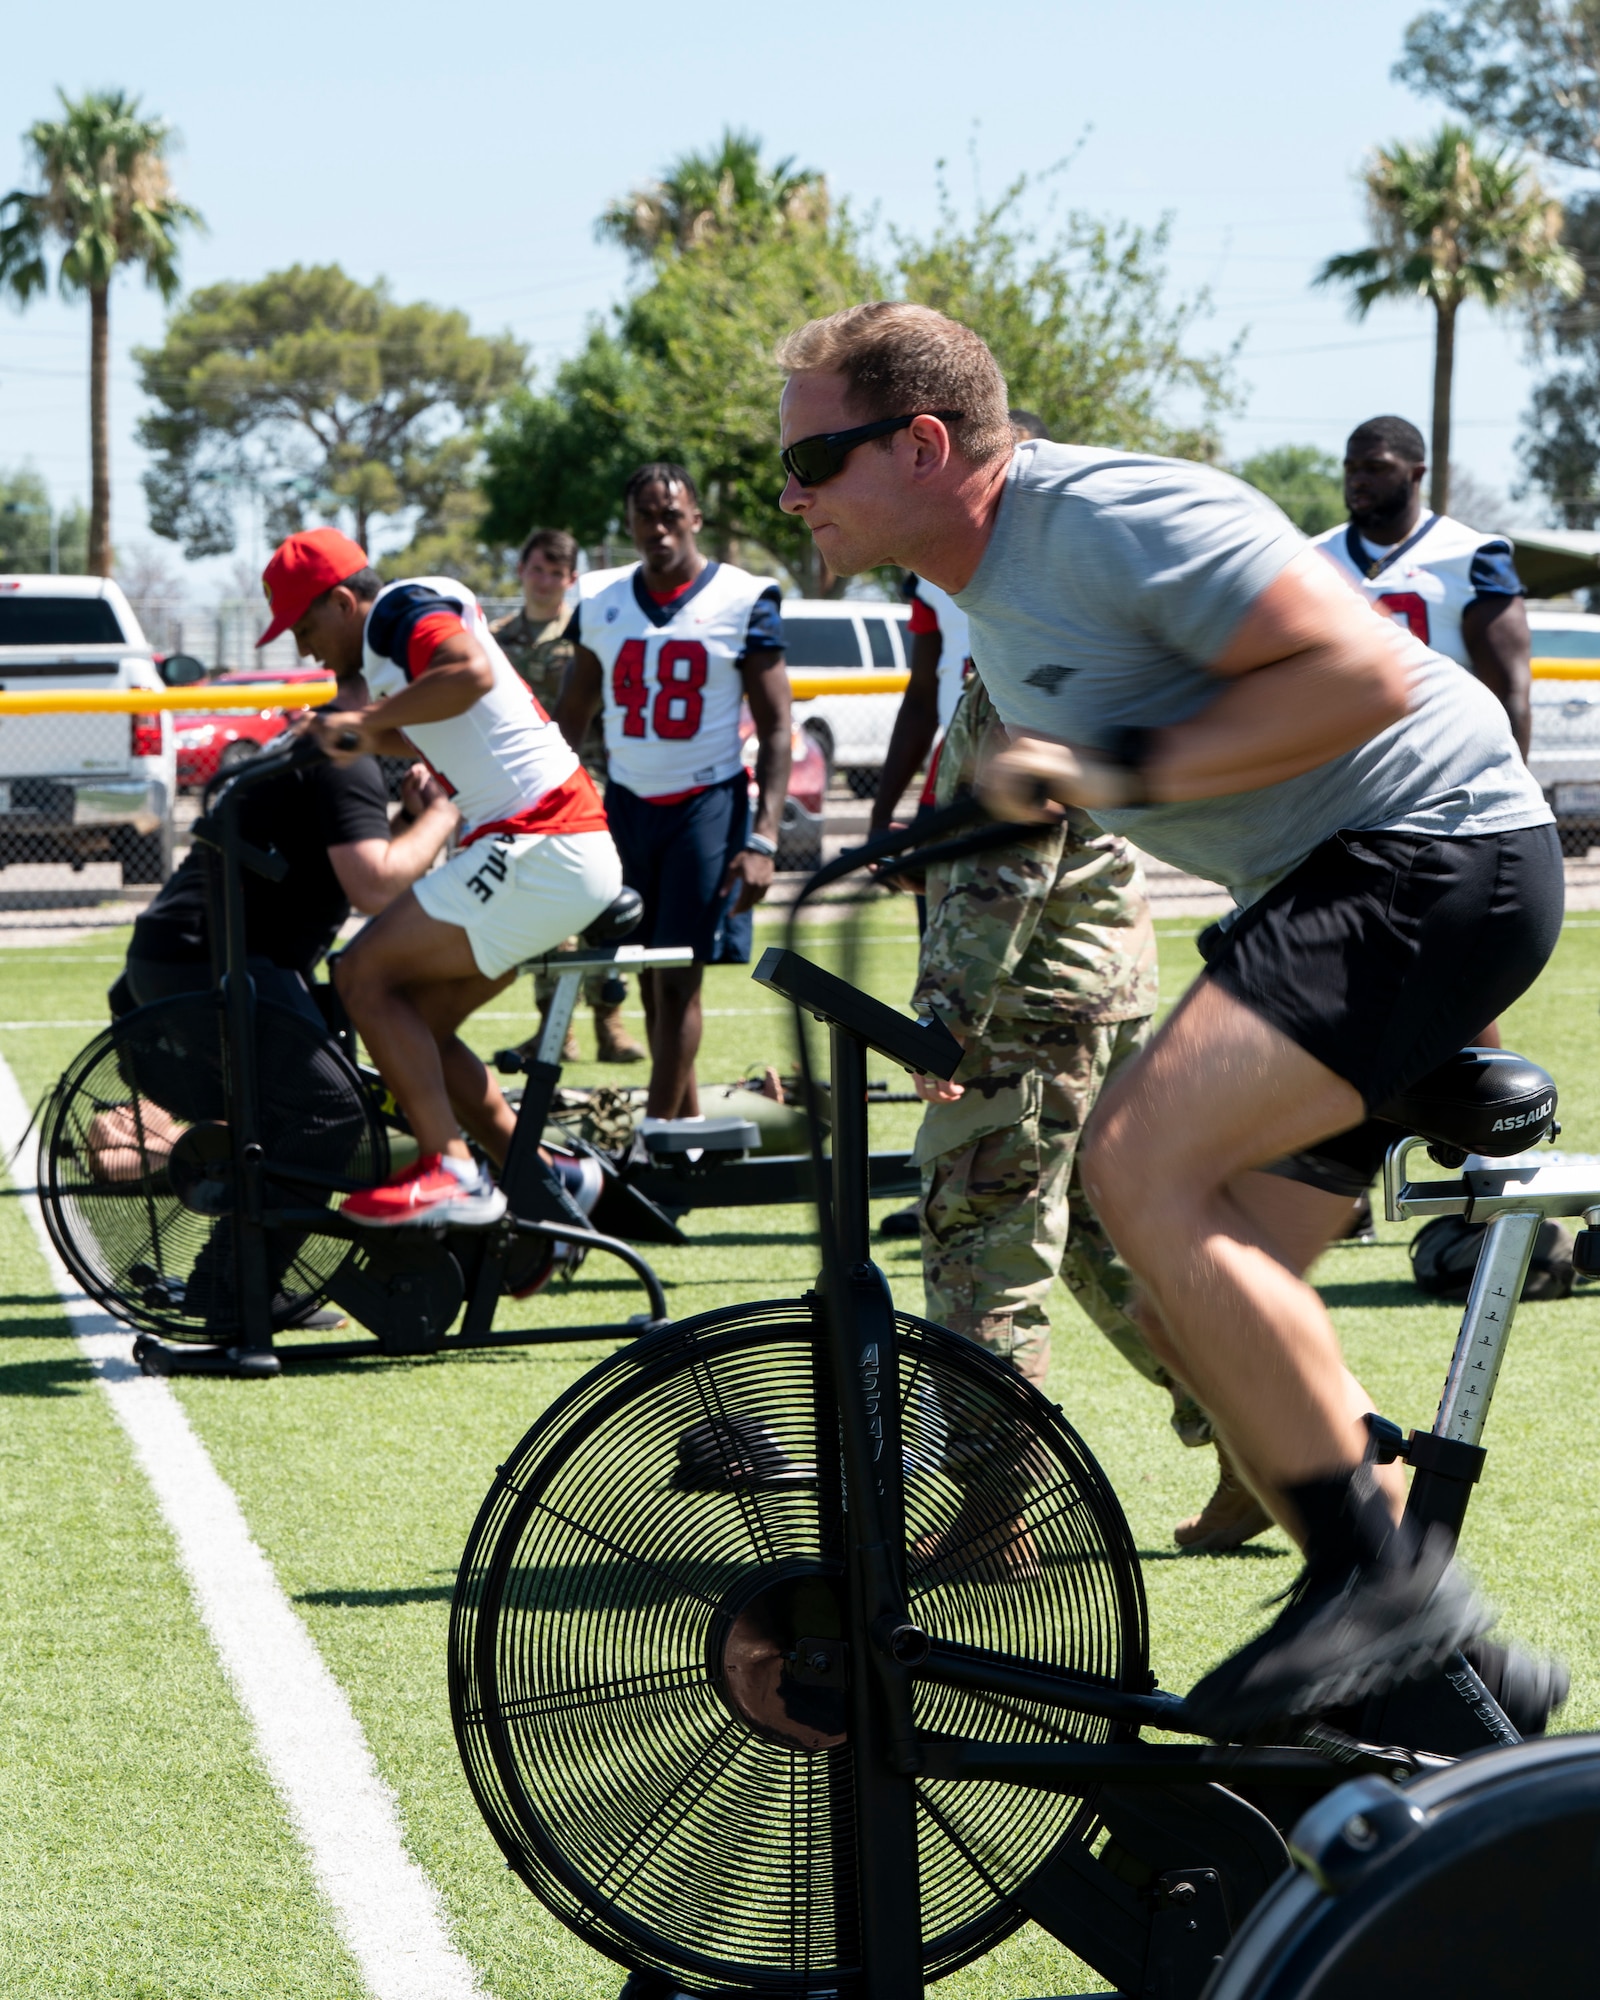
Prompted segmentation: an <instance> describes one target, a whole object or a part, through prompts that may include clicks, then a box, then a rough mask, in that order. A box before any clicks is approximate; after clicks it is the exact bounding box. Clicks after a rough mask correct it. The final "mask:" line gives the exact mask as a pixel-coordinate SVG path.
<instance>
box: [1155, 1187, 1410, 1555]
mask: <svg viewBox="0 0 1600 2000" xmlns="http://www.w3.org/2000/svg"><path fill="white" fill-rule="evenodd" d="M1233 1194H1234V1198H1235V1199H1236V1200H1237V1201H1238V1203H1239V1205H1240V1207H1241V1208H1242V1209H1243V1210H1244V1211H1245V1213H1246V1214H1247V1215H1248V1216H1250V1217H1251V1219H1252V1221H1253V1223H1254V1225H1255V1227H1256V1228H1257V1229H1258V1230H1259V1231H1260V1233H1261V1236H1262V1238H1263V1240H1264V1241H1268V1242H1272V1243H1275V1244H1276V1246H1277V1251H1278V1255H1279V1256H1280V1258H1281V1259H1282V1261H1283V1262H1284V1263H1285V1264H1286V1265H1287V1267H1288V1268H1289V1269H1290V1270H1291V1271H1293V1272H1294V1273H1295V1275H1296V1276H1297V1277H1304V1276H1305V1274H1306V1272H1307V1271H1309V1270H1310V1268H1311V1266H1312V1265H1313V1264H1314V1263H1315V1262H1316V1261H1317V1259H1318V1258H1319V1257H1320V1256H1321V1255H1322V1253H1323V1251H1324V1250H1326V1249H1327V1247H1328V1245H1329V1244H1330V1243H1333V1242H1336V1241H1337V1240H1338V1238H1339V1237H1340V1235H1341V1234H1342V1233H1343V1230H1344V1227H1345V1224H1346V1223H1347V1222H1348V1220H1349V1213H1350V1203H1349V1201H1348V1200H1347V1199H1346V1197H1345V1196H1344V1195H1341V1194H1329V1193H1327V1192H1326V1191H1325V1190H1324V1189H1322V1188H1315V1187H1310V1186H1308V1185H1307V1184H1306V1183H1305V1182H1303V1181H1291V1180H1286V1179H1285V1178H1284V1177H1283V1175H1281V1174H1263V1173H1245V1174H1241V1175H1240V1176H1239V1177H1238V1179H1237V1180H1236V1181H1235V1182H1234V1183H1233ZM1151 1322H1154V1324H1151ZM1140 1324H1141V1325H1143V1326H1145V1327H1146V1331H1147V1334H1148V1335H1149V1338H1150V1341H1151V1345H1152V1347H1153V1348H1154V1349H1155V1350H1156V1351H1157V1352H1158V1353H1161V1354H1165V1353H1168V1352H1175V1351H1176V1350H1175V1349H1174V1348H1173V1346H1172V1343H1171V1340H1170V1337H1169V1336H1168V1334H1167V1331H1166V1328H1165V1326H1164V1325H1163V1324H1162V1323H1161V1322H1160V1320H1159V1318H1158V1317H1157V1315H1155V1314H1154V1312H1153V1311H1152V1310H1151V1308H1150V1306H1149V1305H1148V1303H1144V1310H1143V1312H1142V1313H1141V1315H1140ZM1343 1375H1344V1384H1345V1396H1346V1402H1347V1407H1348V1409H1349V1410H1350V1412H1351V1414H1352V1415H1353V1416H1354V1417H1355V1419H1356V1421H1357V1422H1358V1423H1359V1422H1360V1420H1361V1419H1362V1418H1363V1417H1364V1416H1365V1415H1366V1414H1367V1412H1368V1411H1369V1410H1370V1409H1371V1408H1372V1403H1371V1401H1370V1400H1369V1399H1368V1396H1367V1392H1366V1391H1365V1390H1364V1389H1363V1388H1362V1386H1361V1384H1360V1383H1359V1382H1358V1381H1357V1380H1356V1378H1355V1377H1354V1376H1353V1375H1352V1374H1351V1373H1350V1371H1349V1369H1348V1368H1346V1369H1344V1370H1343ZM1228 1449H1229V1452H1230V1454H1231V1456H1232V1458H1233V1462H1234V1466H1235V1469H1236V1470H1237V1471H1238V1472H1239V1473H1240V1474H1241V1476H1242V1477H1243V1479H1244V1481H1245V1484H1246V1485H1247V1486H1249V1487H1250V1489H1251V1490H1252V1492H1255V1493H1257V1494H1258V1496H1260V1494H1261V1486H1262V1485H1263V1484H1264V1483H1266V1482H1264V1481H1263V1480H1262V1479H1261V1478H1260V1475H1258V1474H1254V1473H1253V1472H1252V1471H1251V1468H1250V1466H1249V1464H1248V1463H1247V1462H1246V1460H1245V1459H1244V1457H1243V1456H1242V1454H1241V1451H1240V1448H1239V1447H1238V1446H1237V1445H1235V1443H1234V1442H1233V1440H1232V1439H1231V1438H1229V1439H1228ZM1373 1475H1374V1477H1375V1478H1376V1480H1377V1482H1378V1484H1379V1485H1380V1486H1381V1487H1382V1488H1383V1491H1384V1494H1385V1496H1386V1498H1387V1499H1388V1502H1389V1507H1390V1511H1391V1512H1392V1513H1393V1515H1394V1517H1395V1519H1396V1520H1397V1521H1398V1520H1399V1518H1400V1515H1401V1513H1402V1512H1403V1510H1404V1508H1405V1501H1406V1482H1405V1477H1404V1474H1403V1473H1402V1471H1401V1469H1400V1467H1399V1466H1398V1465H1384V1466H1375V1467H1374V1468H1373ZM1262 1505H1263V1506H1265V1507H1266V1508H1267V1511H1268V1512H1269V1513H1270V1512H1271V1511H1272V1496H1271V1493H1270V1491H1269V1492H1268V1493H1267V1494H1266V1495H1265V1496H1262ZM1282 1525H1283V1526H1285V1527H1286V1528H1287V1529H1288V1531H1289V1533H1290V1534H1291V1535H1292V1536H1294V1537H1295V1538H1296V1539H1299V1524H1298V1522H1284V1523H1283V1524H1282Z"/></svg>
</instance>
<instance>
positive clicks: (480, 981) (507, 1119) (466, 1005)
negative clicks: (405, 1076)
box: [412, 972, 517, 1167]
mask: <svg viewBox="0 0 1600 2000" xmlns="http://www.w3.org/2000/svg"><path fill="white" fill-rule="evenodd" d="M515 977H516V974H515V973H514V972H507V973H503V974H502V975H501V976H500V978H498V979H487V980H486V979H485V978H484V976H483V974H482V973H474V975H473V976H472V978H471V979H461V980H455V979H451V980H446V981H444V982H442V983H441V984H439V985H437V986H428V987H424V988H422V989H421V990H420V991H418V992H416V993H414V994H413V996H412V997H413V999H414V1000H415V1002H416V1006H417V1011H418V1013H420V1014H421V1016H422V1018H423V1019H424V1020H425V1021H426V1022H427V1024H428V1028H429V1031H430V1033H431V1034H432V1035H433V1038H434V1041H435V1042H436V1043H437V1044H438V1048H439V1059H440V1063H441V1065H442V1067H443V1070H444V1083H445V1089H446V1090H447V1091H448V1092H449V1095H450V1108H451V1110H452V1111H453V1112H454V1113H455V1115H456V1119H457V1122H458V1123H459V1124H461V1125H463V1126H464V1127H465V1128H466V1130H467V1131H468V1132H469V1133H470V1134H471V1135H472V1137H473V1138H474V1139H476V1140H477V1142H478V1144H479V1145H480V1146H481V1147H482V1148H483V1150H484V1151H485V1152H486V1153H487V1154H488V1155H489V1157H490V1159H491V1160H493V1161H494V1163H495V1165H496V1166H497V1167H498V1166H504V1165H505V1158H506V1149H507V1148H508V1147H509V1146H510V1144H511V1135H512V1133H513V1132H514V1131H515V1130H516V1127H517V1120H516V1114H515V1112H513V1111H512V1109H511V1106H510V1105H509V1104H507V1102H506V1100H505V1094H504V1092H503V1091H502V1090H501V1088H500V1085H499V1083H498V1082H497V1081H496V1080H495V1078H494V1076H493V1075H492V1074H491V1072H490V1071H489V1070H488V1069H487V1068H486V1067H485V1066H484V1064H483V1063H482V1061H481V1060H480V1059H479V1058H478V1057H477V1056H476V1055H474V1053H473V1052H472V1050H471V1049H470V1048H468V1046H467V1045H466V1043H465V1042H464V1041H462V1040H461V1038H460V1036H459V1034H458V1033H457V1032H456V1031H457V1029H459V1028H460V1026H461V1024H462V1022H463V1021H465V1020H466V1019H467V1017H468V1016H469V1015H470V1014H472V1013H474V1012H476V1010H477V1009H478V1008H479V1007H481V1006H482V1005H483V1004H484V1002H485V1001H486V1000H489V999H492V998H493V997H494V995H495V994H497V993H503V992H504V991H505V989H506V988H507V987H508V986H509V985H510V984H511V982H512V980H513V979H514V978H515Z"/></svg>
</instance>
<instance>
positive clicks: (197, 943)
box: [128, 757, 389, 973]
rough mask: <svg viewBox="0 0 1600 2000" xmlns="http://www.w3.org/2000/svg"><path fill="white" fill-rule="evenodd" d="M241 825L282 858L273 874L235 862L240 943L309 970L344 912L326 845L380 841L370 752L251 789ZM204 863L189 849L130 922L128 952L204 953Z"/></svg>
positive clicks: (384, 828) (384, 824)
mask: <svg viewBox="0 0 1600 2000" xmlns="http://www.w3.org/2000/svg"><path fill="white" fill-rule="evenodd" d="M239 821H240V831H241V833H242V834H243V836H244V838H245V839H246V840H248V841H249V842H250V843H251V844H252V845H253V846H256V847H275V848H276V849H277V850H278V852H279V853H280V854H281V855H282V856H283V858H284V860H285V861H286V862H287V863H288V864H289V870H288V873H287V874H286V875H285V876H284V878H283V880H282V881H281V882H269V881H267V880H266V878H265V877H264V876H261V875H256V874H253V873H252V872H251V871H250V870H249V869H246V870H245V871H244V923H245V947H246V951H247V953H248V954H249V955H250V956H251V957H258V958H269V959H271V960H272V962H273V964H274V965H281V966H283V967H285V968H286V969H287V970H288V971H291V972H301V973H309V971H310V970H311V968H312V966H314V965H315V964H316V962H317V960H318V958H320V957H321V955H322V953H323V952H324V951H326V950H327V948H328V946H329V945H330V944H331V943H332V942H333V938H334V935H335V933H336V932H337V931H338V928H339V926H340V925H341V924H342V923H343V922H344V920H345V918H346V917H347V916H348V915H349V914H350V904H349V901H348V899H347V898H346V896H345V893H344V890H343V889H342V888H341V887H340V885H339V878H338V876H337V875H335V873H334V872H333V864H332V862H330V861H329V859H328V849H329V848H330V847H343V846H346V845H347V844H348V843H349V842H351V841H356V840H387V839H388V838H389V814H388V807H387V799H386V795H385V792H384V785H383V774H382V772H381V771H380V770H379V768H378V763H377V759H376V758H373V757H358V758H356V759H355V761H354V762H353V763H349V764H332V763H328V764H317V765H314V766H312V767H311V768H310V769H309V770H305V771H290V772H286V773H285V775H284V776H283V777H281V778H274V779H273V780H272V781H271V782H270V783H268V784H265V785H262V786H260V787H259V788H258V789H256V790H255V791H252V792H251V793H250V794H249V795H248V796H247V797H246V799H245V802H244V805H243V808H242V810H241V812H240V815H239ZM207 914H208V912H207V904H206V880H205V874H204V863H203V861H202V859H201V857H200V855H199V854H197V853H191V854H190V856H189V858H188V860H186V861H185V862H184V864H183V866H182V867H181V868H179V869H178V870H177V871H176V873H175V874H174V875H173V876H172V878H171V880H170V881H169V882H168V883H167V885H166V887H165V888H164V889H163V890H162V891H161V893H160V895H159V896H157V897H156V899H155V901H154V902H153V903H152V904H151V905H150V907H149V909H147V910H146V911H145V913H144V915H143V916H142V917H140V918H139V920H138V922H137V923H136V924H135V925H134V927H133V938H132V941H131V943H130V944H129V946H128V956H129V957H130V958H139V959H145V960H147V961H148V960H152V959H153V960H155V961H156V962H157V963H160V964H165V965H193V964H196V963H198V962H201V961H205V960H209V958H210V956H211V953H210V947H209V945H208V943H207Z"/></svg>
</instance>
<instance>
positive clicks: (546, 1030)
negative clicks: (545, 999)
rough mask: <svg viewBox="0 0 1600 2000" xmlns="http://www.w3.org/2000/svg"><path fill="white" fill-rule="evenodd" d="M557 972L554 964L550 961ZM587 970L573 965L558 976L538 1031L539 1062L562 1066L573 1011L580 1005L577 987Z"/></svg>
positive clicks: (537, 1057)
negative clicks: (562, 1056)
mask: <svg viewBox="0 0 1600 2000" xmlns="http://www.w3.org/2000/svg"><path fill="white" fill-rule="evenodd" d="M548 963H549V964H550V966H551V969H552V970H554V962H553V961H548ZM585 969H586V968H582V967H579V966H572V967H570V968H569V969H568V970H566V971H564V972H558V973H557V974H556V990H555V992H554V993H552V994H551V996H550V1006H549V1009H548V1010H547V1012H546V1014H545V1017H544V1024H543V1026H542V1027H541V1028H540V1030H539V1047H538V1051H537V1055H536V1060H537V1061H539V1062H542V1063H553V1064H554V1065H555V1067H556V1068H557V1069H559V1068H560V1067H561V1051H562V1050H563V1049H564V1048H565V1047H566V1045H567V1030H568V1028H570V1027H571V1026H572V1012H573V1009H574V1008H575V1007H576V1006H577V1004H578V988H579V987H580V986H581V985H582V984H583V974H584V970H585Z"/></svg>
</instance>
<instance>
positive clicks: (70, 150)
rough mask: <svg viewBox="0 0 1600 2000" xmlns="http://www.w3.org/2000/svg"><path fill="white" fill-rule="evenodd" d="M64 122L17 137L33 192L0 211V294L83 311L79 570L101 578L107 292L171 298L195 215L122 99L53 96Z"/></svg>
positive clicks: (106, 464) (155, 132) (97, 94)
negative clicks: (131, 288) (133, 277)
mask: <svg viewBox="0 0 1600 2000" xmlns="http://www.w3.org/2000/svg"><path fill="white" fill-rule="evenodd" d="M57 95H58V96H59V97H60V98H61V109H62V113H63V116H62V117H60V118H57V119H48V118H41V119H40V120H39V121H38V122H37V123H36V124H33V125H30V126H29V128H28V130H27V132H26V133H25V134H24V144H25V146H26V148H27V151H28V153H29V155H30V157H31V161H32V165H33V167H34V169H35V171H36V174H37V178H38V182H39V185H38V186H37V187H36V188H33V189H28V188H13V189H12V191H11V193H10V194H8V195H7V196H6V197H5V198H4V200H3V201H0V288H3V289H5V290H7V291H9V292H10V293H11V294H12V295H13V297H14V298H15V299H16V300H17V302H18V303H19V304H21V305H26V304H27V302H28V301H29V300H30V299H32V298H34V297H36V296H37V295H38V294H39V293H40V292H43V291H44V290H45V289H46V288H47V286H48V283H49V275H50V258H51V254H52V251H54V252H55V254H56V286H57V289H58V290H59V291H60V293H61V296H62V297H63V298H66V299H76V298H82V297H84V296H85V295H87V297H88V300H89V459H90V481H89V569H90V571H91V572H92V573H93V574H94V575H95V576H109V575H110V574H111V420H110V383H109V375H110V357H111V281H112V279H113V278H114V277H115V276H116V274H117V272H118V270H119V269H121V268H122V267H123V266H125V265H134V266H137V267H138V268H139V269H140V270H142V271H143V273H144V276H145V281H146V283H147V284H150V285H153V286H154V287H155V289H156V290H157V291H158V292H160V294H161V296H162V297H163V298H164V299H170V298H172V297H173V296H174V295H175V294H176V292H177V289H178V232H179V231H180V230H181V229H183V228H185V227H198V226H199V225H200V216H199V214H198V212H197V211H196V210H195V209H192V208H190V207H189V205H188V204H187V203H186V202H182V201H179V200H178V198H177V197H176V195H174V193H173V192H172V182H171V179H170V177H169V174H168V170H167V158H166V156H167V151H168V149H169V147H170V146H171V145H172V143H173V132H172V127H171V126H170V125H168V124H167V122H166V120H165V119H162V118H146V117H144V116H143V115H142V114H141V112H140V109H139V100H138V98H137V97H130V96H128V94H127V93H126V92H125V91H121V90H108V91H90V92H88V93H86V94H85V95H84V96H83V97H80V98H77V99H73V98H70V97H68V96H67V95H66V94H65V92H58V93H57Z"/></svg>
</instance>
